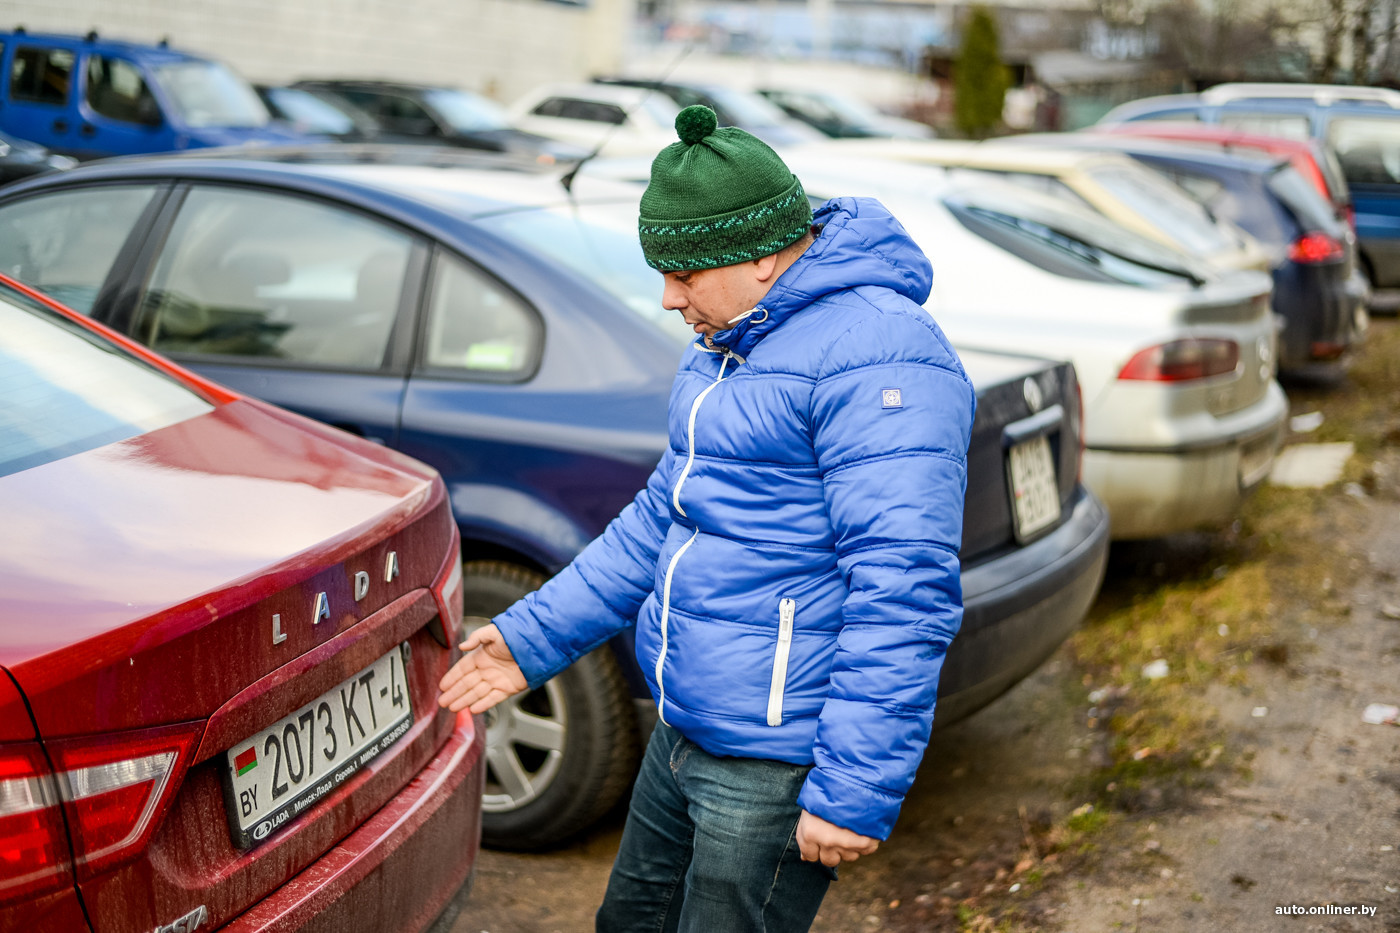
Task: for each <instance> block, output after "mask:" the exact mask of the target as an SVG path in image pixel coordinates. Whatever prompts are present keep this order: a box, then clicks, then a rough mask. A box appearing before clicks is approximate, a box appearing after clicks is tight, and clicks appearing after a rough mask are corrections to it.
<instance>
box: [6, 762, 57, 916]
mask: <svg viewBox="0 0 1400 933" xmlns="http://www.w3.org/2000/svg"><path fill="white" fill-rule="evenodd" d="M72 865H73V860H72V858H71V856H70V854H69V851H68V836H67V833H66V832H65V831H64V829H63V814H62V813H61V812H60V811H59V801H58V787H57V785H56V783H55V782H54V778H53V774H52V772H50V770H49V763H48V761H47V759H45V758H44V752H43V750H42V749H40V748H39V743H37V742H22V743H17V744H12V745H0V904H3V903H5V902H6V901H13V900H18V899H20V898H29V897H37V896H39V895H40V894H47V893H48V892H49V891H55V890H58V889H59V888H62V887H64V886H66V885H70V884H72V883H73V877H72Z"/></svg>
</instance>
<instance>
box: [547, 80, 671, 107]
mask: <svg viewBox="0 0 1400 933" xmlns="http://www.w3.org/2000/svg"><path fill="white" fill-rule="evenodd" d="M652 91H653V89H652V88H642V87H633V86H632V85H629V84H591V83H589V82H587V81H564V82H559V83H556V84H544V85H541V86H540V87H537V88H535V89H534V90H533V91H531V92H530V93H529V94H527V95H525V98H528V99H529V100H531V101H536V100H544V99H545V98H546V97H572V98H576V99H578V100H597V101H603V102H605V103H609V104H618V105H620V106H623V107H631V106H633V105H635V104H636V103H637V102H638V101H640V100H642V99H644V98H645V97H646V96H647V95H649V94H651V93H652ZM525 98H522V99H525Z"/></svg>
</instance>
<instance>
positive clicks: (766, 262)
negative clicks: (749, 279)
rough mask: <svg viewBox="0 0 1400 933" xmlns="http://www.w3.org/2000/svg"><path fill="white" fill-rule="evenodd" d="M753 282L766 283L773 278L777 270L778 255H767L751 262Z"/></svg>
mask: <svg viewBox="0 0 1400 933" xmlns="http://www.w3.org/2000/svg"><path fill="white" fill-rule="evenodd" d="M753 264H754V273H753V277H754V280H755V281H758V282H767V281H769V280H771V279H772V278H773V274H774V273H775V272H776V271H777V268H778V254H777V253H769V254H768V255H767V256H760V257H759V258H758V259H755V260H753Z"/></svg>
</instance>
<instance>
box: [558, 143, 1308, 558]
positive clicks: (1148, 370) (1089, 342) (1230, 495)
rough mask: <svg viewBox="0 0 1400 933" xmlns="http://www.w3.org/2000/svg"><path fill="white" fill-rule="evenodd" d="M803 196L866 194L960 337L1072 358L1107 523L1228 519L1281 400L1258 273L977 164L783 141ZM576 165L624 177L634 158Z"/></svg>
mask: <svg viewBox="0 0 1400 933" xmlns="http://www.w3.org/2000/svg"><path fill="white" fill-rule="evenodd" d="M783 158H784V160H785V161H786V162H787V163H788V165H789V166H790V167H791V168H792V170H793V172H794V173H796V174H797V176H798V177H799V178H801V179H802V183H803V186H804V187H805V188H806V190H807V193H808V195H809V196H811V197H812V198H813V201H814V202H815V203H820V202H821V201H824V200H825V199H827V198H830V197H836V196H844V195H864V196H871V197H875V198H878V199H879V200H880V201H881V202H883V203H884V204H885V206H886V207H888V208H889V209H890V210H891V211H892V212H893V213H894V215H895V216H896V217H898V218H899V219H900V221H901V222H902V223H903V224H904V226H905V228H906V229H907V230H908V231H909V233H910V234H911V235H912V236H913V237H914V239H915V240H916V241H917V242H918V243H919V244H920V245H921V246H922V247H923V249H924V251H925V252H926V253H927V254H928V256H929V259H930V260H931V261H932V263H933V272H934V275H933V293H932V295H931V296H930V298H929V301H928V305H927V307H928V309H929V312H930V313H931V314H932V315H933V316H934V318H935V319H936V320H937V321H938V322H939V324H940V325H941V326H942V327H943V329H944V330H945V331H946V332H947V334H948V336H949V338H950V339H952V341H953V342H954V343H955V344H957V345H958V346H959V347H981V348H987V349H993V350H999V351H1004V352H1005V351H1011V352H1019V353H1025V354H1028V355H1034V356H1040V357H1049V358H1058V359H1068V360H1071V361H1072V362H1073V363H1074V366H1075V369H1076V370H1077V371H1078V374H1079V380H1080V385H1081V389H1082V398H1083V404H1084V435H1083V436H1084V442H1085V448H1086V449H1085V453H1084V461H1083V462H1084V482H1085V484H1086V485H1087V486H1089V488H1090V489H1092V490H1093V491H1094V493H1095V494H1096V495H1097V496H1098V497H1099V498H1100V499H1101V500H1103V502H1104V504H1105V505H1107V506H1108V510H1109V515H1110V518H1111V521H1112V534H1113V537H1115V538H1118V539H1125V538H1151V537H1157V536H1159V535H1165V534H1170V533H1174V532H1178V531H1185V530H1189V529H1194V528H1198V527H1209V526H1219V525H1221V524H1224V523H1225V522H1227V521H1228V520H1229V519H1230V517H1231V516H1232V515H1233V514H1234V512H1235V510H1236V508H1237V507H1238V506H1239V504H1240V503H1241V501H1242V500H1243V498H1244V496H1245V494H1246V493H1247V492H1248V491H1249V490H1250V489H1251V488H1252V487H1254V486H1255V485H1256V484H1258V483H1259V482H1260V481H1261V480H1262V479H1263V478H1264V477H1265V476H1266V475H1267V474H1268V472H1269V469H1270V468H1271V466H1272V465H1273V461H1274V457H1275V455H1276V453H1277V450H1278V445H1279V440H1280V434H1281V428H1282V425H1283V421H1284V418H1285V416H1286V415H1287V411H1288V404H1287V399H1286V397H1285V396H1284V394H1283V390H1282V389H1281V388H1280V387H1279V384H1278V382H1277V381H1276V380H1275V378H1274V373H1275V364H1276V360H1277V355H1276V334H1275V330H1274V321H1273V316H1272V314H1271V312H1270V310H1269V299H1270V293H1271V289H1272V283H1271V281H1270V279H1269V277H1268V276H1267V275H1266V274H1264V273H1261V272H1257V271H1254V270H1225V269H1221V268H1219V267H1214V266H1209V265H1206V264H1204V263H1200V262H1197V261H1195V260H1193V259H1192V258H1191V257H1188V256H1186V255H1185V254H1182V253H1179V252H1176V251H1173V250H1170V249H1168V248H1166V247H1164V246H1161V245H1160V244H1157V243H1154V242H1151V241H1149V240H1145V239H1143V238H1140V237H1138V236H1136V235H1134V234H1133V233H1131V232H1130V231H1128V230H1125V229H1123V228H1121V227H1119V226H1117V225H1116V224H1113V223H1112V222H1110V221H1108V220H1105V219H1104V218H1102V217H1101V216H1099V215H1097V214H1095V213H1093V212H1091V211H1088V210H1087V209H1085V210H1081V209H1077V208H1075V207H1074V206H1073V205H1069V204H1066V203H1064V202H1061V201H1060V200H1058V199H1056V198H1053V197H1051V196H1049V195H1039V194H1037V193H1036V192H1032V191H1027V190H1025V189H1022V188H1020V187H1016V186H1013V185H1011V184H1009V183H1007V182H1001V181H997V180H995V179H991V178H988V177H986V176H985V175H983V174H979V173H972V172H965V171H958V170H954V171H951V172H950V171H947V170H943V169H937V168H931V167H926V166H915V165H908V164H903V163H894V162H880V161H872V160H868V159H856V158H851V159H841V158H838V157H836V156H833V155H831V154H830V153H829V152H825V151H810V150H791V151H788V152H785V153H784V155H783ZM586 171H594V172H596V173H605V174H608V175H610V176H611V177H615V178H630V179H632V180H637V179H638V178H639V177H641V178H644V177H645V176H644V175H641V166H640V162H639V161H629V162H616V161H615V162H611V163H601V164H598V165H594V166H590V167H589V168H588V169H586Z"/></svg>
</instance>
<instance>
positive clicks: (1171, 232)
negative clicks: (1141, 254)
mask: <svg viewBox="0 0 1400 933" xmlns="http://www.w3.org/2000/svg"><path fill="white" fill-rule="evenodd" d="M1089 174H1090V175H1091V176H1092V177H1093V179H1094V180H1095V181H1097V182H1098V183H1099V184H1101V185H1103V186H1104V187H1105V188H1107V189H1108V190H1109V191H1110V192H1112V193H1113V194H1114V196H1116V197H1117V198H1118V199H1119V200H1121V201H1122V202H1123V203H1124V204H1126V205H1127V206H1128V207H1129V208H1131V209H1132V210H1133V211H1134V212H1135V213H1137V214H1139V215H1140V216H1142V217H1143V218H1145V219H1146V220H1147V222H1148V223H1150V224H1152V226H1154V227H1156V228H1157V229H1158V230H1161V231H1162V232H1163V233H1165V234H1166V235H1167V236H1168V237H1170V238H1171V240H1172V242H1174V243H1176V244H1178V245H1179V246H1181V248H1182V249H1184V250H1186V251H1187V252H1190V253H1191V254H1192V255H1195V256H1211V255H1213V254H1215V253H1219V252H1222V251H1226V250H1233V249H1236V248H1237V246H1238V244H1236V243H1235V242H1234V240H1233V238H1231V237H1230V236H1228V235H1226V233H1225V232H1224V231H1223V230H1222V229H1221V228H1220V226H1219V225H1218V224H1217V223H1216V222H1215V221H1214V220H1212V219H1211V216H1210V214H1209V213H1207V212H1206V210H1205V209H1204V208H1203V207H1202V206H1201V205H1200V204H1198V203H1197V202H1195V201H1193V200H1191V198H1189V197H1187V196H1186V194H1185V193H1184V192H1182V191H1180V190H1178V189H1176V188H1175V187H1173V186H1172V184H1171V183H1170V182H1169V181H1167V180H1166V179H1165V178H1162V177H1161V176H1159V175H1157V174H1155V173H1153V172H1152V171H1151V170H1149V169H1143V170H1142V171H1129V170H1127V169H1126V168H1095V169H1092V170H1090V172H1089Z"/></svg>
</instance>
